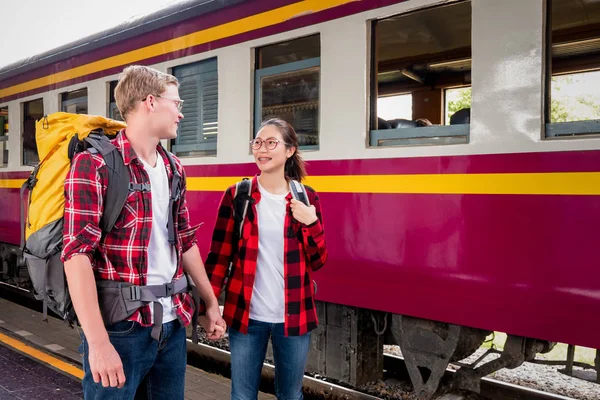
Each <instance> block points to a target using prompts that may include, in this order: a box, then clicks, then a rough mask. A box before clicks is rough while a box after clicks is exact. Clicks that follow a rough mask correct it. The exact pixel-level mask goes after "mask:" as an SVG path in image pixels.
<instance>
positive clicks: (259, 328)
mask: <svg viewBox="0 0 600 400" xmlns="http://www.w3.org/2000/svg"><path fill="white" fill-rule="evenodd" d="M269 338H271V342H272V344H273V358H274V359H275V394H276V395H277V399H278V400H301V399H302V379H303V377H304V367H305V365H306V357H307V354H308V349H309V345H310V332H309V333H307V334H305V335H302V336H287V337H286V336H285V335H284V330H283V323H280V324H272V323H268V322H260V321H255V320H252V319H251V320H250V323H249V325H248V334H246V335H244V334H243V333H240V332H239V331H237V330H235V329H233V328H230V329H229V348H230V351H231V399H232V400H252V399H256V398H257V395H258V388H259V385H260V376H261V370H262V366H263V362H264V360H265V355H266V352H267V345H268V343H269Z"/></svg>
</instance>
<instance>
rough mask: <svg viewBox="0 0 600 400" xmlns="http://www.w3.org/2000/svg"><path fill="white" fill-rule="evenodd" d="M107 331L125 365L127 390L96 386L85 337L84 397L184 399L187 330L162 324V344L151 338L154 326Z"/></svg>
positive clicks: (121, 324) (132, 324)
mask: <svg viewBox="0 0 600 400" xmlns="http://www.w3.org/2000/svg"><path fill="white" fill-rule="evenodd" d="M107 331H108V336H109V339H110V342H111V343H112V345H113V346H114V347H115V350H116V351H117V353H119V356H120V357H121V362H122V363H123V371H124V373H125V386H123V387H122V388H120V389H119V388H111V387H107V388H105V387H103V386H102V382H100V383H95V382H94V378H93V376H92V373H91V371H90V364H89V361H88V356H89V347H88V343H87V340H86V339H85V337H84V335H83V334H82V335H81V336H82V339H83V340H82V350H83V371H84V373H85V375H84V377H83V394H84V398H85V399H86V400H87V399H98V400H99V399H110V400H112V399H128V400H130V399H134V398H135V399H154V400H156V399H165V400H167V399H169V400H171V399H183V392H184V387H185V368H186V364H187V351H186V340H185V328H184V327H182V326H181V324H180V323H179V321H177V320H175V321H171V322H167V323H165V324H163V327H162V334H161V337H160V341H159V342H157V341H156V340H154V339H152V337H150V332H151V331H152V327H151V326H150V327H142V326H141V325H140V324H138V323H136V322H132V321H123V322H119V323H117V324H114V325H111V326H109V327H107ZM138 389H139V390H138ZM136 392H137V394H136Z"/></svg>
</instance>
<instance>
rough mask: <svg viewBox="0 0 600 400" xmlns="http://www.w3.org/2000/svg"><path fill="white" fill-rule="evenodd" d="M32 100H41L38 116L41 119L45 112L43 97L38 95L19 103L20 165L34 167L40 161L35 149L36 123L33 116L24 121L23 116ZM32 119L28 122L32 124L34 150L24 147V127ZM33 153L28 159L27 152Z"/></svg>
mask: <svg viewBox="0 0 600 400" xmlns="http://www.w3.org/2000/svg"><path fill="white" fill-rule="evenodd" d="M34 102H41V105H42V112H41V113H40V114H39V118H40V119H41V118H42V117H43V116H44V115H45V113H46V110H45V105H44V98H43V97H39V98H35V99H31V100H27V101H24V102H21V103H20V108H21V135H20V138H21V157H22V158H21V165H23V166H26V167H35V166H36V165H37V164H38V163H39V162H40V155H39V153H38V151H37V143H36V140H35V123H36V119H35V118H34V119H33V120H28V121H26V120H25V118H26V117H27V113H28V110H29V106H30V104H31V103H34ZM29 121H32V122H31V123H30V125H31V124H33V141H34V144H35V151H33V150H31V149H26V148H25V142H24V141H25V128H26V125H27V124H26V122H29ZM26 150H29V151H30V153H27V152H26ZM31 153H33V154H35V157H32V158H31V159H30V156H28V154H31Z"/></svg>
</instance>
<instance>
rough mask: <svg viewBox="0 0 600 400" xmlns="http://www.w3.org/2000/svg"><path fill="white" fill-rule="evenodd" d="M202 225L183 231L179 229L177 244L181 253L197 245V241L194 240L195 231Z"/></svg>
mask: <svg viewBox="0 0 600 400" xmlns="http://www.w3.org/2000/svg"><path fill="white" fill-rule="evenodd" d="M201 225H202V224H198V225H195V226H189V227H187V228H185V229H181V230H180V231H179V232H178V236H179V242H180V243H181V248H182V251H183V253H185V252H186V251H188V250H189V249H191V248H192V247H194V245H195V244H197V243H198V239H197V238H196V231H197V230H198V228H200V226H201Z"/></svg>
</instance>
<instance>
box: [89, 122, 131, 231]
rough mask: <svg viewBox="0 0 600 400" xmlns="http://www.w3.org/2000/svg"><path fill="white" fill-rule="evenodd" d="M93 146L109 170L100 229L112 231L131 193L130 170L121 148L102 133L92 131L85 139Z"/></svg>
mask: <svg viewBox="0 0 600 400" xmlns="http://www.w3.org/2000/svg"><path fill="white" fill-rule="evenodd" d="M84 140H85V141H86V142H87V143H89V145H90V146H91V148H90V151H91V152H98V153H99V154H100V155H101V156H102V157H103V158H104V162H105V164H106V169H107V171H108V182H107V185H106V197H105V199H104V210H103V212H102V217H101V218H100V229H102V231H103V232H110V231H111V230H112V228H113V227H114V225H115V222H117V218H119V215H120V214H121V210H122V209H123V206H124V205H125V201H127V195H128V194H129V181H130V176H129V170H128V169H127V166H126V165H125V163H124V162H123V157H122V156H121V153H119V150H118V149H117V148H116V147H115V145H114V144H112V143H111V142H110V141H109V140H108V138H107V137H106V136H104V135H102V134H93V133H91V134H90V135H89V136H88V137H86V138H85V139H84Z"/></svg>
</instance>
